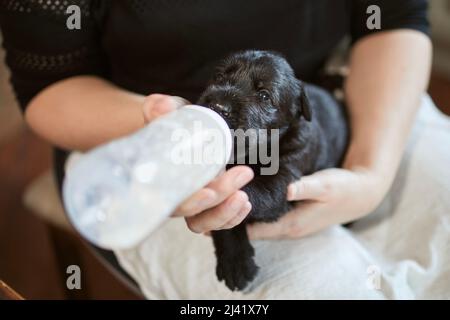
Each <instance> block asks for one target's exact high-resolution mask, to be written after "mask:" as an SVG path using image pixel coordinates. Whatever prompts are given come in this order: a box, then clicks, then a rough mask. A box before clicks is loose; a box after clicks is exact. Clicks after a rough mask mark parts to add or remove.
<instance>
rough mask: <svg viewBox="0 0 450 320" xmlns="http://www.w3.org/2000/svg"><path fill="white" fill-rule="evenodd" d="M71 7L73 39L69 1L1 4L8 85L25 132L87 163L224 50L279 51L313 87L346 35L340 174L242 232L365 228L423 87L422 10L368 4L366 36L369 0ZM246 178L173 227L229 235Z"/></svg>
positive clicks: (317, 179) (291, 233)
mask: <svg viewBox="0 0 450 320" xmlns="http://www.w3.org/2000/svg"><path fill="white" fill-rule="evenodd" d="M71 4H78V5H79V7H80V9H81V17H80V22H81V28H80V29H73V30H71V29H68V27H67V24H66V20H67V18H68V15H66V13H65V12H66V7H65V6H66V5H67V4H66V2H65V1H56V0H50V1H25V0H22V1H20V0H7V1H3V2H2V3H1V4H0V23H1V29H2V32H3V38H4V44H3V45H4V47H5V49H6V51H7V63H8V65H9V67H10V69H11V72H12V77H11V81H12V84H13V86H14V88H15V91H16V94H17V97H18V100H19V102H20V105H21V107H22V108H23V110H24V113H25V118H26V121H27V123H28V124H29V125H30V127H31V128H33V130H34V131H35V132H36V133H37V134H39V135H41V136H42V137H44V138H45V139H46V140H48V141H49V142H51V143H52V144H54V145H55V146H57V147H59V148H61V149H64V150H88V149H90V148H92V147H94V146H96V145H98V144H100V143H103V142H105V141H108V140H111V139H114V138H117V137H120V136H122V135H125V134H128V133H130V132H133V131H135V130H137V129H139V128H141V127H142V126H143V125H144V124H145V123H147V122H150V121H152V120H153V119H155V118H156V117H158V116H160V115H161V114H164V113H166V112H170V111H171V110H174V109H175V108H177V107H179V106H180V105H182V104H183V103H184V100H183V99H186V100H190V101H195V100H196V98H197V96H198V95H199V93H200V92H201V91H202V89H203V88H204V87H205V83H206V80H207V79H208V76H209V75H210V73H211V70H212V67H213V66H214V63H215V62H216V61H217V60H218V59H219V58H220V57H222V56H224V55H226V54H227V53H229V52H232V51H237V50H242V49H249V48H256V49H264V50H275V51H278V52H281V53H282V54H284V55H285V56H286V58H287V60H288V61H289V62H290V63H291V65H292V66H293V68H294V70H295V72H296V74H297V76H298V77H299V78H301V79H303V80H306V81H314V77H315V76H316V75H317V73H318V72H319V70H320V68H321V67H322V66H323V64H324V61H325V60H326V58H327V57H328V56H329V55H330V53H331V51H332V49H333V48H334V47H335V46H336V44H337V43H338V42H339V41H340V40H341V39H342V38H343V37H344V36H346V35H350V36H351V39H352V49H351V60H350V74H349V76H348V78H347V81H346V84H345V97H346V101H347V105H348V112H349V116H350V123H351V141H350V145H349V149H348V153H347V155H346V158H345V161H344V164H343V167H342V169H330V170H324V171H321V172H317V173H315V174H313V175H311V176H306V177H303V178H302V179H301V180H300V181H297V182H296V183H293V184H292V185H290V186H289V188H288V198H289V200H308V201H302V202H300V203H299V204H298V206H297V208H296V209H295V210H294V211H292V212H290V213H289V214H287V215H285V216H284V217H283V218H282V219H280V220H279V221H278V222H276V223H274V224H258V225H253V226H251V227H250V228H249V230H248V231H249V235H250V237H251V238H253V239H260V238H264V239H267V238H271V239H272V238H297V237H303V236H305V235H308V234H311V233H314V232H317V231H319V230H322V229H324V228H326V227H328V226H330V225H334V224H341V223H346V222H349V221H353V220H356V219H358V218H361V217H363V216H364V215H366V214H368V213H369V212H370V211H372V210H373V209H374V208H375V207H376V206H377V205H378V204H379V203H380V202H381V200H382V199H383V197H384V196H385V195H386V193H387V191H388V189H389V187H390V185H391V183H392V181H393V179H394V176H395V173H396V171H397V168H398V165H399V161H400V159H401V157H402V153H403V150H404V146H405V143H406V138H407V136H408V133H409V131H410V128H411V124H412V122H413V119H414V117H415V114H416V110H417V108H418V106H419V103H420V98H421V96H422V94H423V92H424V90H425V89H426V87H427V83H428V78H429V72H430V61H431V43H430V40H429V38H428V36H427V32H428V22H427V18H426V11H427V2H426V1H424V0H409V1H402V2H400V1H395V2H393V1H388V0H387V1H376V5H378V7H379V8H380V12H379V13H380V14H381V16H380V18H381V25H380V27H381V28H380V29H370V28H369V27H370V26H369V24H367V19H368V18H369V17H370V16H371V14H368V13H367V8H368V6H369V3H368V2H367V1H364V0H353V1H331V0H322V1H317V0H314V1H283V2H280V3H275V2H274V1H271V0H258V1H253V0H252V1H238V0H232V1H209V0H208V1H201V0H200V1H199V0H196V1H182V2H180V1H172V0H168V1H138V0H129V1H100V0H78V1H72V3H71ZM370 4H373V2H370ZM149 93H151V94H150V95H149ZM174 96H178V97H182V98H183V99H180V98H177V97H174ZM57 165H58V166H59V167H60V168H61V167H62V163H58V164H57ZM252 177H253V173H252V171H251V170H250V169H249V168H247V167H245V166H238V167H234V168H233V169H231V170H229V171H227V172H226V173H224V174H223V175H221V176H220V177H218V178H217V179H216V180H214V181H213V182H211V183H210V184H209V185H208V186H206V187H205V188H203V189H202V190H200V191H199V192H197V193H196V194H194V195H193V196H192V197H191V198H190V199H188V200H187V201H186V202H185V203H183V204H182V205H181V206H180V207H179V208H178V210H176V212H175V213H174V216H183V217H185V218H186V222H187V225H188V227H189V229H191V230H192V231H194V232H197V233H206V232H209V231H211V230H217V229H223V228H232V227H233V226H235V225H237V224H239V223H240V222H241V221H242V220H243V219H244V218H245V216H246V215H247V214H248V213H249V211H250V210H251V206H250V205H249V204H248V198H247V196H246V194H245V193H244V192H242V191H239V189H240V188H242V187H243V186H244V185H245V184H247V183H248V182H249V181H250V180H251V179H252Z"/></svg>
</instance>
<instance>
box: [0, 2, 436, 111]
mask: <svg viewBox="0 0 450 320" xmlns="http://www.w3.org/2000/svg"><path fill="white" fill-rule="evenodd" d="M369 4H378V5H379V7H380V9H381V28H382V30H387V29H395V28H412V29H416V30H420V31H422V32H425V33H427V32H428V22H427V18H426V8H427V2H426V1H425V0H409V1H407V0H405V1H399V0H396V1H392V0H386V1H370V2H369V1H365V0H303V1H299V0H280V1H273V0H245V1H243V0H226V1H225V0H222V1H220V0H109V1H102V0H0V27H1V30H2V33H3V46H4V48H5V49H6V52H7V57H6V62H7V64H8V66H9V68H10V69H11V73H12V78H11V81H12V84H13V87H14V89H15V92H16V95H17V97H18V100H19V102H20V105H21V106H22V108H25V107H26V105H27V103H28V102H29V101H30V99H31V98H32V97H33V96H34V95H36V94H37V93H38V92H39V91H40V90H42V89H43V88H44V87H46V86H48V85H50V84H52V83H54V82H56V81H58V80H61V79H64V78H67V77H71V76H75V75H81V74H94V75H98V76H101V77H104V78H107V79H109V80H111V81H112V82H114V83H115V84H117V85H119V86H122V87H124V88H126V89H129V90H132V91H135V92H138V93H142V94H149V93H151V92H160V93H169V94H176V95H180V96H183V97H186V98H187V99H189V100H192V101H195V100H196V97H197V95H198V94H199V93H200V91H201V90H202V88H204V86H205V81H206V80H207V78H208V77H209V75H210V73H211V68H212V67H213V66H214V64H215V62H216V60H217V59H219V58H220V57H222V56H223V55H225V54H227V53H229V52H231V51H236V50H240V49H250V48H252V49H269V50H276V51H279V52H281V53H283V54H284V55H285V56H286V57H287V58H288V60H289V62H290V63H291V64H292V65H293V67H294V69H295V71H296V73H297V76H298V77H300V78H303V79H306V80H308V79H311V78H312V77H313V76H314V74H315V73H316V72H317V71H318V70H319V68H320V67H321V66H322V64H323V62H324V60H325V59H326V58H327V56H328V55H329V54H330V51H331V49H332V48H333V47H334V46H335V45H336V44H337V43H338V42H339V41H340V40H341V39H342V38H343V37H344V36H345V35H350V36H351V37H352V38H353V40H354V41H356V40H358V39H359V38H361V37H363V36H364V35H366V34H368V33H371V32H374V31H378V30H370V29H368V28H367V24H366V21H367V18H368V17H369V16H370V14H368V13H367V12H366V11H367V7H368V5H369ZM70 5H77V6H78V7H79V8H80V12H81V16H80V23H81V29H79V30H78V29H74V30H70V29H69V28H68V27H67V19H68V18H69V16H70V15H69V14H67V13H66V10H67V7H68V6H70Z"/></svg>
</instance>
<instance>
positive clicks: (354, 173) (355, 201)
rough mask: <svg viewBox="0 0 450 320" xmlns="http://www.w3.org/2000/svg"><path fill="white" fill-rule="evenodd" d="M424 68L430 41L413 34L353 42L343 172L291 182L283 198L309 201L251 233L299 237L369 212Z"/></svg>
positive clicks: (408, 119) (398, 151)
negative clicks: (348, 139)
mask: <svg viewBox="0 0 450 320" xmlns="http://www.w3.org/2000/svg"><path fill="white" fill-rule="evenodd" d="M430 65H431V42H430V40H429V39H428V37H427V36H425V35H424V34H422V33H420V32H417V31H412V30H396V31H386V32H380V33H376V34H373V35H370V36H366V37H364V38H362V39H361V40H359V41H358V42H357V43H356V44H355V46H354V48H353V49H352V57H351V61H350V75H349V77H348V79H347V83H346V86H345V93H346V99H347V103H348V111H349V116H350V123H351V141H350V145H349V150H348V153H347V155H346V158H345V161H344V164H343V169H328V170H323V171H319V172H317V173H315V174H312V175H310V176H306V177H303V178H302V179H301V180H300V181H298V182H296V183H293V184H292V185H290V186H289V188H288V198H289V200H308V201H302V202H300V203H299V204H298V205H297V207H296V209H294V210H293V211H291V212H290V213H288V214H286V215H285V216H283V217H282V218H281V219H280V220H279V221H278V222H277V223H275V224H256V225H253V226H250V227H249V235H250V237H252V238H282V237H294V238H296V237H301V236H305V235H308V234H311V233H313V232H316V231H319V230H321V229H323V228H326V227H328V226H330V225H333V224H340V223H345V222H349V221H352V220H355V219H358V218H360V217H362V216H364V215H366V214H368V213H369V212H370V211H372V210H373V209H375V207H376V206H378V204H379V203H380V202H381V201H382V199H383V198H384V196H385V195H386V193H387V192H388V190H389V187H390V185H391V183H392V181H393V179H394V177H395V173H396V171H397V168H398V166H399V163H400V159H401V157H402V154H403V151H404V147H405V144H406V140H407V138H408V135H409V132H410V128H411V125H412V123H413V121H414V118H415V114H416V111H417V108H418V106H419V105H420V100H421V97H422V95H423V93H424V91H425V89H426V87H427V83H428V79H429V73H430Z"/></svg>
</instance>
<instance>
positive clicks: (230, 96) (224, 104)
mask: <svg viewBox="0 0 450 320" xmlns="http://www.w3.org/2000/svg"><path fill="white" fill-rule="evenodd" d="M237 96H238V93H237V92H236V89H235V88H234V87H231V86H216V85H213V86H211V87H209V88H208V89H207V90H206V91H205V92H204V93H203V94H202V96H201V97H200V99H199V101H198V103H199V104H200V105H202V106H204V107H207V108H209V109H211V110H213V111H215V112H217V113H219V114H220V115H221V116H222V117H224V118H225V119H227V118H229V117H230V116H231V113H232V111H233V107H232V105H233V100H234V99H235V98H236V97H237Z"/></svg>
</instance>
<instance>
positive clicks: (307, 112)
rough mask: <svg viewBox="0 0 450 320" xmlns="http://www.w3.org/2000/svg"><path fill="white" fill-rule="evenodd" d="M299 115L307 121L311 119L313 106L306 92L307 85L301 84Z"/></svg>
mask: <svg viewBox="0 0 450 320" xmlns="http://www.w3.org/2000/svg"><path fill="white" fill-rule="evenodd" d="M298 112H299V114H298V116H299V118H300V117H303V118H305V120H307V121H311V118H312V117H311V106H310V103H309V99H308V96H307V94H306V90H305V87H304V86H303V85H300V97H298Z"/></svg>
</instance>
